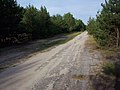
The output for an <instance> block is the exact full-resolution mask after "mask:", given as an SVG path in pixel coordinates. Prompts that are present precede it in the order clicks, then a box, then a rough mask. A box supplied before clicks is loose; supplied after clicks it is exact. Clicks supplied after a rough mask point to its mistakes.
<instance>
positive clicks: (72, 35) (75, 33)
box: [45, 32, 81, 47]
mask: <svg viewBox="0 0 120 90" xmlns="http://www.w3.org/2000/svg"><path fill="white" fill-rule="evenodd" d="M79 34H81V32H74V33H69V34H63V35H64V36H66V37H67V38H66V39H64V40H58V41H55V42H52V43H49V44H46V45H45V46H47V47H51V46H56V45H60V44H64V43H66V42H68V41H70V40H71V39H73V38H74V37H76V36H77V35H79Z"/></svg>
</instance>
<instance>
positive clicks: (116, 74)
mask: <svg viewBox="0 0 120 90" xmlns="http://www.w3.org/2000/svg"><path fill="white" fill-rule="evenodd" d="M101 6H102V10H101V11H99V12H98V13H97V15H96V18H91V17H90V18H89V21H88V25H87V31H88V33H89V34H90V35H92V36H93V37H94V39H95V40H96V42H97V43H98V45H99V50H100V51H101V52H102V55H103V57H104V60H103V62H104V64H103V67H102V75H100V78H102V83H101V84H102V85H103V86H104V88H105V89H107V90H109V89H110V90H112V89H113V88H114V89H115V90H120V0H108V1H107V0H105V3H104V4H101ZM99 81H100V79H99Z"/></svg>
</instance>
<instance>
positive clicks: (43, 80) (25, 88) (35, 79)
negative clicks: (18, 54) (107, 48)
mask: <svg viewBox="0 0 120 90" xmlns="http://www.w3.org/2000/svg"><path fill="white" fill-rule="evenodd" d="M87 39H88V34H87V32H86V31H85V32H83V33H82V34H80V35H78V36H77V37H75V38H74V39H72V40H71V41H69V42H67V43H65V44H62V45H59V46H57V47H55V48H53V49H52V50H50V51H47V52H43V53H38V54H36V55H33V56H32V57H29V58H27V59H28V60H26V61H25V62H24V63H22V64H19V65H18V66H16V67H12V68H8V69H7V70H5V71H4V72H2V73H0V90H92V89H93V88H92V85H91V84H90V80H89V78H90V76H91V75H95V74H96V73H95V70H96V69H97V66H98V64H99V63H100V55H99V54H98V55H96V54H97V53H96V54H95V55H94V54H93V53H92V54H91V53H90V52H89V50H88V49H86V47H85V42H86V40H87ZM94 69H95V70H94Z"/></svg>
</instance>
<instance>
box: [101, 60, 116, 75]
mask: <svg viewBox="0 0 120 90" xmlns="http://www.w3.org/2000/svg"><path fill="white" fill-rule="evenodd" d="M102 69H103V73H105V74H106V75H113V76H115V75H116V72H115V63H113V62H106V63H105V64H104V65H103V67H102Z"/></svg>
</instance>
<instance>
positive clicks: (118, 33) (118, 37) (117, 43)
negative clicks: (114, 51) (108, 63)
mask: <svg viewBox="0 0 120 90" xmlns="http://www.w3.org/2000/svg"><path fill="white" fill-rule="evenodd" d="M116 34H117V38H116V47H119V43H120V42H119V41H120V40H119V39H120V31H119V29H118V28H116Z"/></svg>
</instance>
